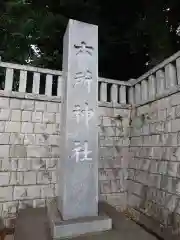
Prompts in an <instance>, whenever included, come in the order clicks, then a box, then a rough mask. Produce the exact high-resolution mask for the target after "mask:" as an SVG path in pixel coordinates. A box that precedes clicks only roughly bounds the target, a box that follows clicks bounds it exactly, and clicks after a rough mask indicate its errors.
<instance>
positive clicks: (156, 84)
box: [128, 51, 180, 105]
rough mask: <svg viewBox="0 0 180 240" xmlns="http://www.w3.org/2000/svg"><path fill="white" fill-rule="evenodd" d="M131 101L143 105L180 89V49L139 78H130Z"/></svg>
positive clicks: (129, 93)
mask: <svg viewBox="0 0 180 240" xmlns="http://www.w3.org/2000/svg"><path fill="white" fill-rule="evenodd" d="M128 83H130V84H131V87H130V88H129V90H128V99H129V103H131V104H136V105H141V104H145V103H147V102H150V101H154V100H155V99H156V100H157V99H160V98H163V97H165V96H167V95H170V94H173V93H175V92H177V91H179V90H180V51H179V52H177V53H176V54H174V55H173V56H171V57H170V58H168V59H166V60H165V61H163V62H162V63H161V64H159V65H157V66H156V67H154V68H153V69H151V70H150V71H149V72H147V73H145V74H144V75H142V76H141V77H139V78H138V79H133V80H129V81H128Z"/></svg>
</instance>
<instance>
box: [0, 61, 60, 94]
mask: <svg viewBox="0 0 180 240" xmlns="http://www.w3.org/2000/svg"><path fill="white" fill-rule="evenodd" d="M0 68H1V70H2V68H3V70H5V71H4V76H5V79H4V84H3V85H4V86H3V87H2V90H4V91H6V92H11V91H16V92H20V93H26V92H27V86H28V85H31V86H30V88H31V89H30V91H28V92H31V93H33V94H40V89H41V84H42V81H41V79H42V77H43V78H45V84H44V88H45V89H44V92H43V93H42V94H44V95H46V96H52V87H53V84H56V86H57V90H56V94H55V95H56V96H58V97H60V96H61V86H62V72H61V71H57V70H50V69H45V68H37V67H32V66H26V65H19V64H12V63H7V62H0ZM1 72H2V71H1ZM15 74H16V76H18V77H17V78H18V79H16V84H14V83H15ZM2 75H3V72H2ZM2 81H3V80H2V79H1V82H2ZM28 82H29V83H31V84H28ZM15 85H16V86H15Z"/></svg>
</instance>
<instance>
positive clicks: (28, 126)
mask: <svg viewBox="0 0 180 240" xmlns="http://www.w3.org/2000/svg"><path fill="white" fill-rule="evenodd" d="M25 101H28V103H27V104H26V103H25ZM3 103H4V105H3ZM47 103H48V102H47V99H46V101H38V100H37V99H36V100H32V101H30V102H29V100H20V99H16V98H8V97H1V98H0V104H1V112H2V113H3V114H2V115H1V114H0V193H1V194H0V216H1V217H3V219H6V218H8V219H9V218H12V217H15V216H16V213H17V211H19V209H21V208H26V207H29V206H32V207H43V206H45V205H46V199H49V198H52V197H54V196H57V186H56V182H57V181H56V169H57V162H58V161H59V160H60V159H59V156H60V147H59V146H60V133H61V131H60V110H61V108H60V106H61V103H57V102H50V103H51V104H50V105H51V107H50V105H49V107H48V109H51V110H50V112H48V111H47ZM52 105H56V106H55V107H52ZM22 106H23V107H22ZM32 106H33V107H32ZM55 110H57V112H54V111H55ZM12 111H13V114H14V117H13V118H14V119H13V121H12V122H11V116H12ZM37 112H40V113H42V114H40V115H41V116H42V118H41V122H33V121H32V116H36V115H37ZM129 114H130V111H129V110H128V109H124V108H119V109H116V108H109V107H99V108H98V116H99V122H98V127H99V146H100V148H99V199H100V200H106V201H107V202H109V203H110V204H112V205H114V206H116V207H117V208H118V209H119V208H121V209H124V208H125V207H126V195H127V188H126V185H127V181H126V178H127V161H125V157H126V156H127V151H126V150H128V144H129V137H128V134H129ZM17 115H18V116H21V119H20V121H19V117H18V116H17ZM118 115H120V116H122V121H119V120H117V119H115V117H116V116H118ZM1 117H2V118H1ZM15 119H16V120H17V121H15ZM126 159H127V158H126Z"/></svg>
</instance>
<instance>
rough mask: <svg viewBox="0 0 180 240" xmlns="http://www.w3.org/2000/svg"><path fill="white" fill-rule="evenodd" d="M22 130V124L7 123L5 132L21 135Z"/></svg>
mask: <svg viewBox="0 0 180 240" xmlns="http://www.w3.org/2000/svg"><path fill="white" fill-rule="evenodd" d="M20 129H21V123H20V122H6V126H5V132H11V133H19V132H20Z"/></svg>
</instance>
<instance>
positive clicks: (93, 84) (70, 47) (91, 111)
mask: <svg viewBox="0 0 180 240" xmlns="http://www.w3.org/2000/svg"><path fill="white" fill-rule="evenodd" d="M63 79H64V89H63V93H64V96H63V103H62V113H61V115H62V126H61V138H62V141H61V146H60V152H61V160H60V162H59V163H60V164H59V166H58V178H59V179H58V198H57V208H58V211H59V212H60V213H61V219H60V214H59V215H58V219H59V220H58V221H54V220H52V219H54V218H53V217H51V222H53V225H54V227H53V229H54V230H53V231H52V232H53V237H54V238H60V237H65V236H66V237H67V236H77V235H78V234H85V233H88V232H94V231H95V232H96V231H100V230H107V229H110V228H111V221H110V220H109V219H107V218H102V217H98V126H97V107H98V27H97V26H95V25H91V24H86V23H83V22H79V21H75V20H70V21H69V24H68V27H67V30H66V33H65V36H64V49H63ZM62 220H63V221H62ZM106 220H107V221H108V224H105V225H104V223H105V222H106Z"/></svg>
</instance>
